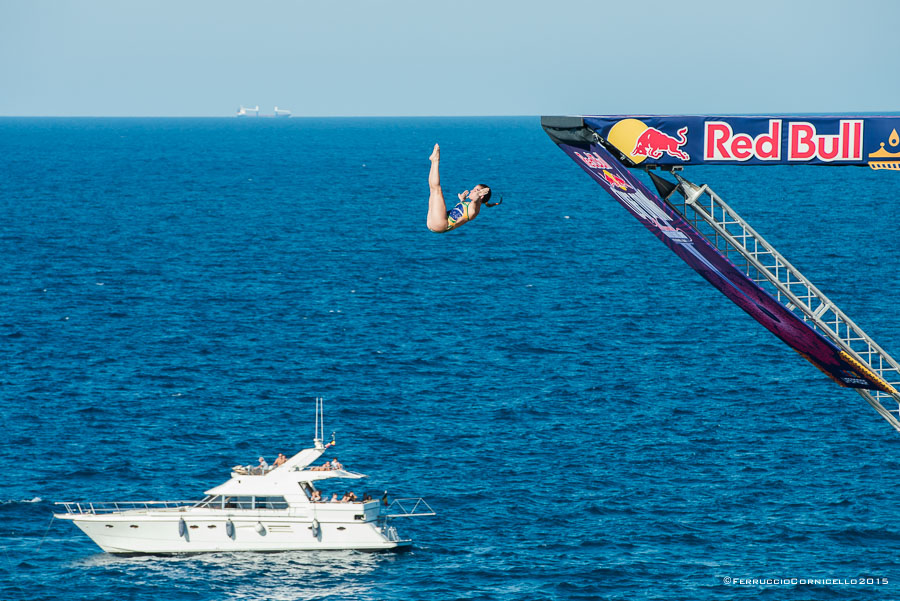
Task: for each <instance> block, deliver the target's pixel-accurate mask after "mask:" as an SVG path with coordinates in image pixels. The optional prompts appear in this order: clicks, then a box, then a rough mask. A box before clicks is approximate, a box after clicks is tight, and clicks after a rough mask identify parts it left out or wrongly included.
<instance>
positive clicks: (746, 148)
mask: <svg viewBox="0 0 900 601" xmlns="http://www.w3.org/2000/svg"><path fill="white" fill-rule="evenodd" d="M705 129H706V131H705V132H704V133H705V139H704V145H703V159H704V160H707V161H709V160H713V161H747V160H750V159H755V160H759V161H781V160H782V156H781V147H782V135H783V133H784V130H785V129H787V138H788V144H787V160H789V161H809V160H813V159H817V160H820V161H824V162H826V163H827V162H831V161H859V160H862V136H863V122H862V120H861V119H855V120H849V119H842V120H841V121H840V124H839V128H838V132H837V133H836V134H822V133H819V132H818V131H816V126H815V124H813V123H810V122H808V121H788V122H787V128H785V127H784V124H783V123H782V120H781V119H769V127H768V130H767V131H765V132H763V133H761V134H759V135H757V136H755V137H751V136H750V135H749V134H746V133H743V132H735V131H734V128H733V127H732V124H731V123H728V122H727V121H707V122H706V124H705Z"/></svg>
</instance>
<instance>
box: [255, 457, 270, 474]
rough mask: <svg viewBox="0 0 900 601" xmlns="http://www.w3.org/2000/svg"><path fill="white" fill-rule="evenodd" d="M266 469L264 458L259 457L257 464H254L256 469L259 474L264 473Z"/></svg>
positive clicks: (266, 464) (267, 465) (267, 467)
mask: <svg viewBox="0 0 900 601" xmlns="http://www.w3.org/2000/svg"><path fill="white" fill-rule="evenodd" d="M267 469H269V464H268V463H267V462H266V458H265V457H260V458H259V465H257V466H256V471H257V472H259V473H260V474H265V473H266V470H267Z"/></svg>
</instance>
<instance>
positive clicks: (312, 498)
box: [309, 490, 322, 503]
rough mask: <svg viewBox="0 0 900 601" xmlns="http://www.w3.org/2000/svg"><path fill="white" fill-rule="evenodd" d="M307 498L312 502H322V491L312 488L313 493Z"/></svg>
mask: <svg viewBox="0 0 900 601" xmlns="http://www.w3.org/2000/svg"><path fill="white" fill-rule="evenodd" d="M309 500H310V501H312V502H313V503H321V502H322V493H321V492H319V491H318V490H314V491H313V494H312V495H311V496H310V497H309Z"/></svg>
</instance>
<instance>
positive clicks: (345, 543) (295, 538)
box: [56, 513, 411, 554]
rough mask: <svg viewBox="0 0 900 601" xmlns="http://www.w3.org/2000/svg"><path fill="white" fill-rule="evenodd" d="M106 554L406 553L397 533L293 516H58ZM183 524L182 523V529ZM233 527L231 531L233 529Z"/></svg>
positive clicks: (368, 524) (372, 526) (366, 524)
mask: <svg viewBox="0 0 900 601" xmlns="http://www.w3.org/2000/svg"><path fill="white" fill-rule="evenodd" d="M56 517H57V518H60V519H67V520H70V521H72V522H73V523H74V524H75V525H76V526H77V527H78V528H79V529H80V530H81V531H82V532H84V533H85V534H87V535H88V536H89V537H90V538H91V540H93V541H94V542H95V543H96V544H97V546H99V547H100V548H101V549H103V550H104V551H106V552H107V553H116V554H168V553H210V552H221V551H259V552H266V551H306V550H309V551H312V550H339V549H341V550H343V549H354V550H361V551H385V550H392V549H399V548H404V547H408V546H409V545H410V544H411V541H410V540H405V539H399V538H398V537H397V535H396V531H395V530H394V529H393V528H390V527H388V528H385V529H382V528H380V527H379V526H378V525H377V524H376V523H374V522H356V523H352V522H316V524H315V526H314V524H313V522H311V521H310V520H309V519H299V518H291V517H289V516H283V517H274V516H202V515H193V516H192V515H190V514H179V515H157V516H154V515H137V514H129V513H125V514H106V515H77V514H59V515H57V516H56ZM182 520H183V523H182ZM229 521H230V522H231V526H229Z"/></svg>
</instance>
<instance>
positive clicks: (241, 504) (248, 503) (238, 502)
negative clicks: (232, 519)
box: [225, 497, 253, 509]
mask: <svg viewBox="0 0 900 601" xmlns="http://www.w3.org/2000/svg"><path fill="white" fill-rule="evenodd" d="M225 509H253V497H225Z"/></svg>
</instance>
